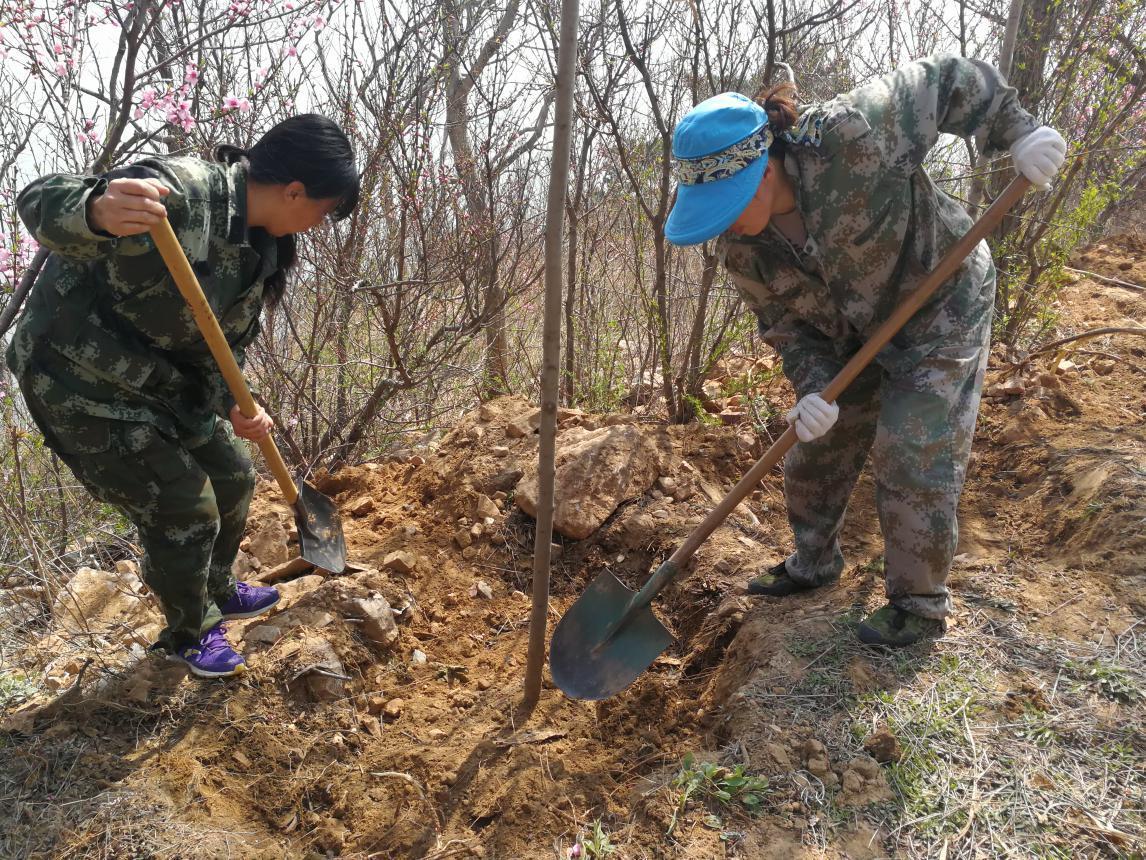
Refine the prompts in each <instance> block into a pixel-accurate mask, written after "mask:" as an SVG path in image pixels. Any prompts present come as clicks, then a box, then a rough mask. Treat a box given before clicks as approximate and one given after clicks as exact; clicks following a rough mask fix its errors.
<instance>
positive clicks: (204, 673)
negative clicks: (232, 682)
mask: <svg viewBox="0 0 1146 860" xmlns="http://www.w3.org/2000/svg"><path fill="white" fill-rule="evenodd" d="M167 659H168V660H169V661H170V662H172V663H182V664H183V665H184V666H186V667H187V669H188V671H189V672H190V673H191V674H192V675H195V676H197V677H199V678H233V677H234V676H235V675H242V674H243V673H244V672H246V671H247V664H246V663H240V664H239V665H238V666H236V667H235V668H234V669H228V670H227V671H226V672H211V671H209V670H207V669H200V668H199V667H198V666H195V665H193V664H192V663H191V661H189V660H184V659H183V658H182V657H180V656H179V655H177V654H168V655H167Z"/></svg>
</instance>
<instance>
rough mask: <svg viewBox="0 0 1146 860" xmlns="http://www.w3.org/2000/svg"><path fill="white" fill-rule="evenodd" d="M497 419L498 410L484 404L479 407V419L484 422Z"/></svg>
mask: <svg viewBox="0 0 1146 860" xmlns="http://www.w3.org/2000/svg"><path fill="white" fill-rule="evenodd" d="M496 417H497V410H496V409H495V408H494V407H493V406H492V405H491V404H489V403H483V404H482V405H481V406H479V407H478V418H480V419H481V420H482V421H492V420H493V419H495V418H496Z"/></svg>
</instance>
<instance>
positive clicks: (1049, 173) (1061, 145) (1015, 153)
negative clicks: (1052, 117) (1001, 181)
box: [1011, 125, 1066, 191]
mask: <svg viewBox="0 0 1146 860" xmlns="http://www.w3.org/2000/svg"><path fill="white" fill-rule="evenodd" d="M1011 158H1012V159H1014V162H1015V172H1016V173H1021V174H1022V175H1023V176H1025V177H1026V178H1027V179H1029V180H1030V181H1031V185H1033V186H1035V188H1037V189H1039V190H1040V191H1046V190H1047V189H1048V188H1050V184H1051V180H1052V179H1054V177H1055V174H1056V173H1058V170H1059V168H1060V167H1062V163H1063V161H1064V160H1065V159H1066V141H1065V140H1063V139H1062V135H1061V134H1059V133H1058V132H1057V131H1055V130H1054V129H1053V128H1051V127H1050V126H1049V125H1040V126H1039V127H1038V128H1036V129H1035V130H1034V131H1032V132H1029V133H1027V134H1025V135H1023V136H1022V137H1020V138H1019V139H1018V140H1016V141H1015V142H1014V143H1013V144H1012V145H1011Z"/></svg>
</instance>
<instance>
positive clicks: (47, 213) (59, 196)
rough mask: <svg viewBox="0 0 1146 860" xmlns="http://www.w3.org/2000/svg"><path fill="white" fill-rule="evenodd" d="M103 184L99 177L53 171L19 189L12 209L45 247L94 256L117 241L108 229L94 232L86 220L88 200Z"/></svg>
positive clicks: (108, 250) (103, 253) (66, 253)
mask: <svg viewBox="0 0 1146 860" xmlns="http://www.w3.org/2000/svg"><path fill="white" fill-rule="evenodd" d="M106 188H107V180H106V179H104V178H102V177H98V176H75V175H72V174H67V173H54V174H51V175H49V176H42V177H40V178H39V179H37V180H35V181H34V182H32V183H31V184H29V185H28V187H26V188H25V189H24V190H23V191H21V192H20V194H19V196H18V197H17V198H16V209H17V211H18V212H19V213H20V220H22V221H23V222H24V225H25V226H26V227H27V228H28V232H29V233H31V234H32V238H34V239H35V240H36V241H37V242H39V243H40V244H41V245H43V246H44V247H45V248H47V249H48V250H49V251H55V252H56V253H57V254H61V255H63V256H65V257H72V258H75V259H96V258H98V257H103V256H106V255H107V254H109V253H111V252H112V250H113V249H114V248H115V245H116V242H117V241H118V239H117V238H116V237H115V236H112V235H111V234H110V233H102V232H100V233H97V232H96V231H95V230H93V229H92V227H91V224H89V223H88V207H89V205H90V204H91V201H92V200H94V199H95V198H96V197H98V196H99V195H100V194H102V193H103V192H104V190H105V189H106Z"/></svg>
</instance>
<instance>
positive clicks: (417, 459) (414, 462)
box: [407, 454, 426, 466]
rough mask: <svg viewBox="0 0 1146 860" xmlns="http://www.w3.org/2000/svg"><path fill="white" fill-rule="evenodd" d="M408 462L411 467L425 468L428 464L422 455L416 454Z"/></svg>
mask: <svg viewBox="0 0 1146 860" xmlns="http://www.w3.org/2000/svg"><path fill="white" fill-rule="evenodd" d="M407 462H409V464H410V465H411V466H424V465H425V464H426V458H425V457H423V456H422V455H421V454H415V455H414V456H413V457H411V458H410V459H409V460H408V461H407Z"/></svg>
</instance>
